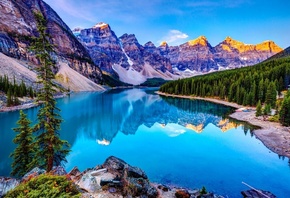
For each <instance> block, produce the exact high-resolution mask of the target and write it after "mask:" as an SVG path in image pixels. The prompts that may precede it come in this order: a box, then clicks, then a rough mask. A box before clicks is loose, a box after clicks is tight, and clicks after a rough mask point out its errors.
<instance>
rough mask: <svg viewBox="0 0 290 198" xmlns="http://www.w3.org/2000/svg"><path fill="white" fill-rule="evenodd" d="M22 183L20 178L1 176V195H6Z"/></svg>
mask: <svg viewBox="0 0 290 198" xmlns="http://www.w3.org/2000/svg"><path fill="white" fill-rule="evenodd" d="M19 183H20V181H19V180H17V179H14V178H8V177H0V197H2V196H4V195H5V194H6V193H7V192H8V191H9V190H11V189H14V188H15V187H16V186H18V185H19Z"/></svg>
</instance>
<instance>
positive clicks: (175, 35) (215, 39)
mask: <svg viewBox="0 0 290 198" xmlns="http://www.w3.org/2000/svg"><path fill="white" fill-rule="evenodd" d="M44 1H45V2H46V3H48V4H49V5H50V6H51V7H52V8H53V9H54V10H55V11H56V12H57V13H58V14H59V15H60V17H61V18H62V19H63V20H64V22H66V23H67V25H68V26H69V27H70V28H71V29H73V28H75V27H82V28H90V27H92V26H93V25H95V24H96V23H98V22H105V23H108V24H109V25H110V26H111V28H112V30H113V31H114V32H115V33H116V35H117V36H121V35H123V34H124V33H128V34H135V35H136V37H137V39H138V41H139V42H140V43H141V44H145V43H146V42H148V41H152V42H153V43H154V44H155V45H157V46H158V45H159V44H160V42H161V41H167V42H168V43H169V45H178V44H182V43H185V42H187V41H189V40H192V39H195V38H197V37H198V36H201V35H203V36H206V37H207V39H208V41H209V42H210V43H211V44H212V45H213V46H215V45H217V44H218V43H220V42H221V41H223V40H224V39H225V38H226V37H227V36H230V37H232V38H233V39H236V40H239V41H242V42H244V43H248V44H257V43H261V42H262V41H265V40H273V41H274V42H275V43H277V44H278V45H279V46H280V47H282V48H286V47H289V46H290V1H289V0H276V1H274V0H217V1H214V0H205V1H201V0H200V1H196V0H86V1H84V0H44Z"/></svg>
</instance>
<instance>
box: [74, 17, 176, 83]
mask: <svg viewBox="0 0 290 198" xmlns="http://www.w3.org/2000/svg"><path fill="white" fill-rule="evenodd" d="M74 34H75V36H76V37H77V38H78V39H79V41H80V42H81V43H82V44H83V45H84V46H85V47H86V48H87V49H88V51H89V53H90V55H91V57H92V59H93V60H94V63H95V64H96V65H99V66H100V68H101V69H102V70H103V71H105V72H107V73H109V74H110V75H112V76H115V77H118V78H119V79H120V80H121V81H123V82H126V83H129V84H133V85H138V84H141V83H143V82H145V81H146V80H147V79H148V78H154V77H157V78H163V79H172V76H173V74H172V72H173V71H172V67H171V63H170V61H169V59H168V58H166V57H164V56H162V55H161V54H160V52H159V50H158V49H157V48H156V47H155V46H154V44H153V43H147V44H146V45H145V46H142V45H141V44H139V42H138V40H137V39H136V37H135V35H134V34H124V35H122V36H121V37H119V38H118V37H117V36H116V34H115V33H114V31H112V30H111V27H110V26H109V25H108V24H105V23H102V22H101V23H98V24H96V25H95V26H94V27H92V28H89V29H83V30H80V29H76V30H75V31H74Z"/></svg>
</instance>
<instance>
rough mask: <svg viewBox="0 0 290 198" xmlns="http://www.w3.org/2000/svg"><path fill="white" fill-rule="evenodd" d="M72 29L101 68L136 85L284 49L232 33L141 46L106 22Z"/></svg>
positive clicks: (257, 59) (240, 64)
mask: <svg viewBox="0 0 290 198" xmlns="http://www.w3.org/2000/svg"><path fill="white" fill-rule="evenodd" d="M73 32H74V34H75V35H76V37H77V38H78V40H79V41H80V42H81V43H82V44H83V45H84V46H85V47H86V48H87V49H88V51H89V53H90V55H91V57H92V59H93V61H94V63H95V64H96V65H99V66H100V68H101V69H102V71H105V72H108V73H109V74H110V75H113V76H118V77H119V78H120V80H121V81H123V82H126V83H130V84H134V85H136V84H140V83H142V82H144V81H145V80H146V79H148V78H154V77H155V78H163V79H165V80H170V79H177V78H183V77H189V76H194V75H198V74H203V73H207V72H212V71H218V70H224V69H231V68H237V67H244V66H249V65H254V64H257V63H259V62H261V61H263V60H266V59H267V58H269V57H271V56H273V55H274V54H276V53H278V52H281V51H282V48H280V47H279V46H278V45H276V44H275V43H274V42H273V41H264V42H262V43H260V44H257V45H252V44H244V43H242V42H240V41H237V40H234V39H232V38H230V37H226V38H225V40H223V41H222V42H220V43H219V44H218V45H217V46H214V47H213V46H212V45H211V44H210V43H209V42H208V40H207V38H206V37H205V36H200V37H198V38H197V39H194V40H191V41H188V42H186V43H184V44H182V45H179V46H169V45H168V44H167V43H166V42H162V43H161V45H160V46H158V47H156V46H155V45H154V44H153V43H152V42H151V41H149V42H147V43H146V44H144V45H143V46H142V45H141V44H140V43H139V42H138V40H137V38H136V37H135V35H134V34H124V35H122V36H121V37H119V38H118V37H117V36H116V34H115V33H114V31H113V30H112V29H111V27H110V26H109V25H108V24H106V23H103V22H101V23H97V24H96V25H95V26H93V27H92V28H88V29H83V30H82V29H80V28H77V29H75V30H73Z"/></svg>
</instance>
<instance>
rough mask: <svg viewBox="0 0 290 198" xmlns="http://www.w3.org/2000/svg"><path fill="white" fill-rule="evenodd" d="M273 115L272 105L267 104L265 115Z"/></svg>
mask: <svg viewBox="0 0 290 198" xmlns="http://www.w3.org/2000/svg"><path fill="white" fill-rule="evenodd" d="M270 113H271V105H270V104H266V105H265V108H264V112H263V114H264V115H269V114H270Z"/></svg>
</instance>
